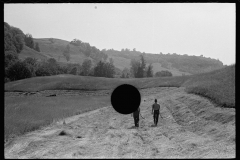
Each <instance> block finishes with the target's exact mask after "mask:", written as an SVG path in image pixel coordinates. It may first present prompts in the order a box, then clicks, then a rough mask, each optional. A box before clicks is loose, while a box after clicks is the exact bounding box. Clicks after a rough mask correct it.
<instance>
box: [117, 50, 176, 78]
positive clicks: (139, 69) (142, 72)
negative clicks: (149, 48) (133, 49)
mask: <svg viewBox="0 0 240 160" xmlns="http://www.w3.org/2000/svg"><path fill="white" fill-rule="evenodd" d="M130 65H131V68H130V71H129V70H128V69H127V68H125V69H124V70H123V71H122V75H121V77H120V78H129V77H134V78H144V77H153V76H154V75H153V66H152V64H149V65H148V66H147V64H146V60H145V58H144V54H141V55H140V60H134V59H133V60H131V64H130ZM170 76H172V73H171V72H169V71H167V70H165V71H159V72H156V73H155V77H170Z"/></svg>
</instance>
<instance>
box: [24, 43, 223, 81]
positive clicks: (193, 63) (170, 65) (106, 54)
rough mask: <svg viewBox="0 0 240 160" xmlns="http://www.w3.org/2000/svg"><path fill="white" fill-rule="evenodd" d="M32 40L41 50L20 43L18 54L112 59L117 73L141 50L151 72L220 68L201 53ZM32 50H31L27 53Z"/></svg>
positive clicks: (184, 72) (60, 59)
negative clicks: (68, 55)
mask: <svg viewBox="0 0 240 160" xmlns="http://www.w3.org/2000/svg"><path fill="white" fill-rule="evenodd" d="M34 42H35V43H36V42H37V43H38V44H39V47H40V50H41V52H40V53H39V52H36V51H34V50H31V49H30V48H27V47H24V49H23V51H22V52H21V53H20V57H21V58H26V57H34V58H37V59H44V58H45V57H46V58H51V57H52V58H55V59H56V60H57V61H58V62H61V63H79V64H82V62H83V61H84V60H85V59H91V60H92V62H93V63H94V64H96V63H97V62H98V61H99V60H107V61H109V59H110V58H112V59H113V60H114V65H115V67H116V70H117V72H118V73H120V72H121V71H122V70H123V69H124V68H128V69H130V67H131V66H130V63H131V60H132V59H135V60H139V55H141V54H144V57H145V59H146V63H147V65H148V64H152V65H153V73H154V74H155V73H156V72H158V71H162V70H168V71H170V72H171V73H172V74H173V76H182V75H191V74H197V73H204V72H209V71H213V70H216V69H220V68H223V67H224V66H223V63H222V62H220V61H219V60H216V59H211V58H205V57H201V56H188V55H178V54H150V53H141V52H139V51H130V50H122V51H116V50H113V49H110V50H102V51H100V50H99V49H97V48H96V47H94V46H90V44H89V43H85V42H82V41H80V40H78V41H77V42H78V43H77V42H76V43H75V42H74V43H73V41H72V42H69V41H65V40H61V39H56V38H38V39H36V38H35V39H34ZM67 45H69V49H70V50H69V54H70V60H69V61H67V60H66V58H65V57H64V55H63V52H64V50H65V49H66V46H67ZM31 52H32V54H31Z"/></svg>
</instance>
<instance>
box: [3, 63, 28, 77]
mask: <svg viewBox="0 0 240 160" xmlns="http://www.w3.org/2000/svg"><path fill="white" fill-rule="evenodd" d="M31 76H32V73H31V70H30V69H29V67H28V66H27V64H26V63H24V62H21V61H17V62H16V63H14V64H13V65H11V66H10V67H9V68H8V69H7V77H8V78H9V79H10V80H11V81H14V80H20V79H24V78H30V77H31Z"/></svg>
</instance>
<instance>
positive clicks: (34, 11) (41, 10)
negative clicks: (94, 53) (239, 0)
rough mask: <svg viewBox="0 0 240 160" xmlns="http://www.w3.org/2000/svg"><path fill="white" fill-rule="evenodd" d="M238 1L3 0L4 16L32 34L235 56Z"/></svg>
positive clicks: (231, 61) (225, 61) (222, 57)
mask: <svg viewBox="0 0 240 160" xmlns="http://www.w3.org/2000/svg"><path fill="white" fill-rule="evenodd" d="M235 7H236V6H235V3H109V4H106V3H79V4H76V3H75V4H71V3H62V4H48V3H45V4H37V3H35V4H4V22H7V23H8V24H9V25H11V26H14V27H17V28H20V29H21V30H22V31H23V32H24V33H25V34H26V33H30V34H32V36H33V38H57V39H62V40H67V41H72V40H73V39H75V38H77V39H79V40H81V41H83V42H88V43H90V45H91V46H95V47H97V48H98V49H100V50H102V49H104V48H105V49H115V50H119V51H120V50H121V49H123V48H128V49H130V50H133V48H135V49H136V50H137V51H140V52H145V53H154V54H159V53H160V52H162V53H163V54H167V53H170V54H172V53H176V54H180V55H183V54H188V55H196V56H200V55H203V56H204V57H210V58H214V59H219V60H220V61H221V62H223V64H224V65H230V64H234V63H235V62H236V50H235V49H236V47H235V46H236V8H235Z"/></svg>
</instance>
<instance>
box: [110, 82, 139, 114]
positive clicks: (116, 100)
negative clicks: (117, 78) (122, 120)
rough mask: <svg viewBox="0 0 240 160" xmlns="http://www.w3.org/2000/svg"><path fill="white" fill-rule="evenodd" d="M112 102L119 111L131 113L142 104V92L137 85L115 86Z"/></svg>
mask: <svg viewBox="0 0 240 160" xmlns="http://www.w3.org/2000/svg"><path fill="white" fill-rule="evenodd" d="M111 103H112V106H113V108H114V109H115V110H116V111H117V112H119V113H121V114H130V113H133V112H134V111H136V110H137V108H138V107H139V106H140V103H141V94H140V92H139V91H138V89H137V88H136V87H134V86H132V85H129V84H123V85H120V86H118V87H117V88H115V89H114V91H113V92H112V95H111Z"/></svg>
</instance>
